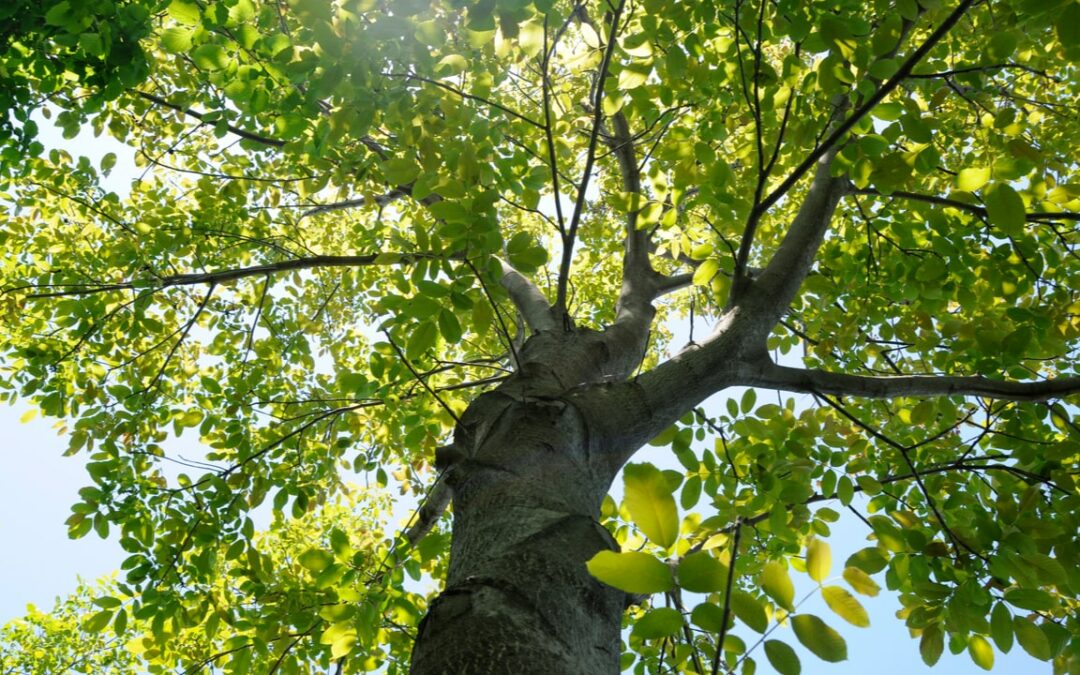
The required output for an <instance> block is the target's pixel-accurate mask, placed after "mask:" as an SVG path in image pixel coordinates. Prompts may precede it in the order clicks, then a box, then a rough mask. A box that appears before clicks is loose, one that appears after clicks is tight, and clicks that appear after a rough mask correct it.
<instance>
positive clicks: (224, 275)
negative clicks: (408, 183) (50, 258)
mask: <svg viewBox="0 0 1080 675" xmlns="http://www.w3.org/2000/svg"><path fill="white" fill-rule="evenodd" d="M386 255H387V254H385V253H382V254H378V255H376V254H369V255H317V256H311V257H308V258H296V259H295V260H282V261H280V262H274V263H267V264H265V265H253V266H251V267H237V268H233V269H227V270H217V271H214V272H192V273H188V274H174V275H172V276H167V277H148V278H146V279H130V280H128V281H119V282H117V283H113V284H104V283H103V284H49V285H45V286H19V287H17V288H11V289H6V290H4V291H3V292H2V293H0V295H8V294H10V293H15V292H18V291H21V290H27V289H33V288H66V289H67V290H60V291H48V292H45V293H31V294H29V295H27V296H26V297H27V298H31V299H41V298H57V297H65V296H79V295H91V294H94V293H106V292H109V291H126V290H136V289H140V290H141V289H148V288H153V289H161V288H169V287H172V286H195V285H199V284H220V283H224V282H228V281H234V280H236V279H243V278H245V277H255V276H260V275H264V274H274V273H276V272H288V271H292V270H305V269H314V268H318V267H365V266H369V265H391V264H396V265H411V264H414V263H416V262H417V261H420V260H444V259H447V258H450V259H460V258H461V257H462V256H461V255H441V254H435V253H402V254H400V255H398V256H393V255H391V256H390V257H387V258H384V259H383V260H379V258H380V257H382V256H386Z"/></svg>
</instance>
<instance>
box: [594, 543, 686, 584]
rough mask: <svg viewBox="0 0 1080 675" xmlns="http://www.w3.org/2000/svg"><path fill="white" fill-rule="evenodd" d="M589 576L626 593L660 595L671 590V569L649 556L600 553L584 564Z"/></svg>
mask: <svg viewBox="0 0 1080 675" xmlns="http://www.w3.org/2000/svg"><path fill="white" fill-rule="evenodd" d="M586 566H587V567H588V569H589V574H592V575H593V576H594V577H596V578H597V579H599V580H600V581H602V582H604V583H605V584H607V585H608V586H614V587H615V588H618V589H619V590H622V591H626V592H627V593H645V594H650V593H661V592H663V591H668V590H671V588H672V587H673V586H674V579H673V578H672V576H671V569H670V568H669V567H668V566H667V565H665V564H664V563H663V562H661V561H659V560H657V559H656V558H654V557H653V556H651V555H649V554H648V553H640V552H636V551H629V552H626V553H616V552H614V551H600V552H599V553H597V554H596V555H595V556H593V557H592V559H591V560H589V562H588V563H587V564H586Z"/></svg>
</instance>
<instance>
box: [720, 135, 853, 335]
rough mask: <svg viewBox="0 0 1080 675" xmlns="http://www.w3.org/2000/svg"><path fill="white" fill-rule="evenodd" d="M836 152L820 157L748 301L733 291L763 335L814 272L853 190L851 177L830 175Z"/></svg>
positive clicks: (751, 289) (735, 298)
mask: <svg viewBox="0 0 1080 675" xmlns="http://www.w3.org/2000/svg"><path fill="white" fill-rule="evenodd" d="M835 154H836V153H835V151H834V152H831V153H828V154H826V155H824V156H822V157H821V159H820V160H819V162H818V168H817V171H816V173H815V175H814V181H813V183H811V184H810V190H809V191H808V192H807V194H806V197H805V199H804V200H803V203H802V205H801V206H800V207H799V211H798V213H797V214H796V215H795V219H794V220H793V221H792V222H791V227H790V228H788V232H787V234H786V235H784V239H783V241H781V242H780V247H779V248H778V249H777V250H776V253H775V254H774V255H773V257H772V260H770V261H769V264H768V265H767V266H766V267H765V270H764V271H763V272H762V273H761V276H760V277H758V278H757V279H756V280H755V281H753V282H752V285H751V286H750V287H749V288H748V289H747V297H746V299H745V302H744V299H743V298H742V297H735V296H734V290H733V292H732V296H733V297H732V300H733V302H737V303H740V304H742V305H744V306H745V307H746V308H748V309H749V311H750V312H751V313H752V314H753V315H754V316H755V317H756V318H757V319H756V321H755V323H758V324H759V325H758V329H759V333H760V334H761V336H762V337H763V336H764V335H765V334H766V333H767V332H768V331H769V330H771V329H772V327H773V325H774V324H775V323H776V321H777V320H779V318H780V316H781V315H782V314H783V313H784V311H785V310H786V309H787V308H788V306H790V305H791V301H792V300H793V299H794V298H795V294H796V293H797V292H798V290H799V287H800V286H802V282H803V280H804V279H805V278H806V276H807V275H808V274H809V273H810V268H811V267H812V266H813V264H814V259H815V258H816V257H817V252H818V248H819V247H820V246H821V242H822V241H824V239H825V233H826V232H827V231H828V229H829V223H830V222H831V221H832V217H833V213H835V211H836V206H837V204H838V203H839V202H840V198H841V197H842V196H843V195H844V193H845V192H846V191H847V190H848V189H849V186H850V183H849V182H848V180H847V178H843V177H840V178H837V177H834V176H832V175H830V166H831V164H832V158H833V157H834V156H835Z"/></svg>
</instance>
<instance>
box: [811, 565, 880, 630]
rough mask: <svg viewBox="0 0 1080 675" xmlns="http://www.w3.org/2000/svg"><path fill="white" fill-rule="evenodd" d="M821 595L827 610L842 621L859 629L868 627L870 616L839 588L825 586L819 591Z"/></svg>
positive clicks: (849, 595) (852, 597)
mask: <svg viewBox="0 0 1080 675" xmlns="http://www.w3.org/2000/svg"><path fill="white" fill-rule="evenodd" d="M850 569H854V568H850ZM821 595H822V597H823V598H825V604H827V605H828V606H829V609H831V610H832V611H834V612H836V614H837V615H838V616H839V617H840V618H841V619H843V620H844V621H847V622H848V623H850V624H851V625H853V626H858V627H859V628H867V627H869V626H870V616H869V615H868V614H867V613H866V610H865V609H863V606H862V605H861V604H859V601H858V600H856V599H855V596H854V595H852V594H851V593H848V592H847V591H846V590H844V589H843V588H840V587H839V586H826V587H824V588H822V589H821Z"/></svg>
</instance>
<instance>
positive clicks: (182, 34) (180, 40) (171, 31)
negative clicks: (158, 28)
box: [161, 26, 192, 54]
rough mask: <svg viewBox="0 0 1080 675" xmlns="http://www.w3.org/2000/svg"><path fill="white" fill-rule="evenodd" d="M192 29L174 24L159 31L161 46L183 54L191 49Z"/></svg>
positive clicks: (171, 51)
mask: <svg viewBox="0 0 1080 675" xmlns="http://www.w3.org/2000/svg"><path fill="white" fill-rule="evenodd" d="M191 36H192V31H191V29H189V28H180V27H177V26H174V27H172V28H166V29H165V30H163V31H162V32H161V47H162V49H164V50H165V51H167V52H170V53H173V54H183V53H185V52H187V51H188V50H189V49H191Z"/></svg>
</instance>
